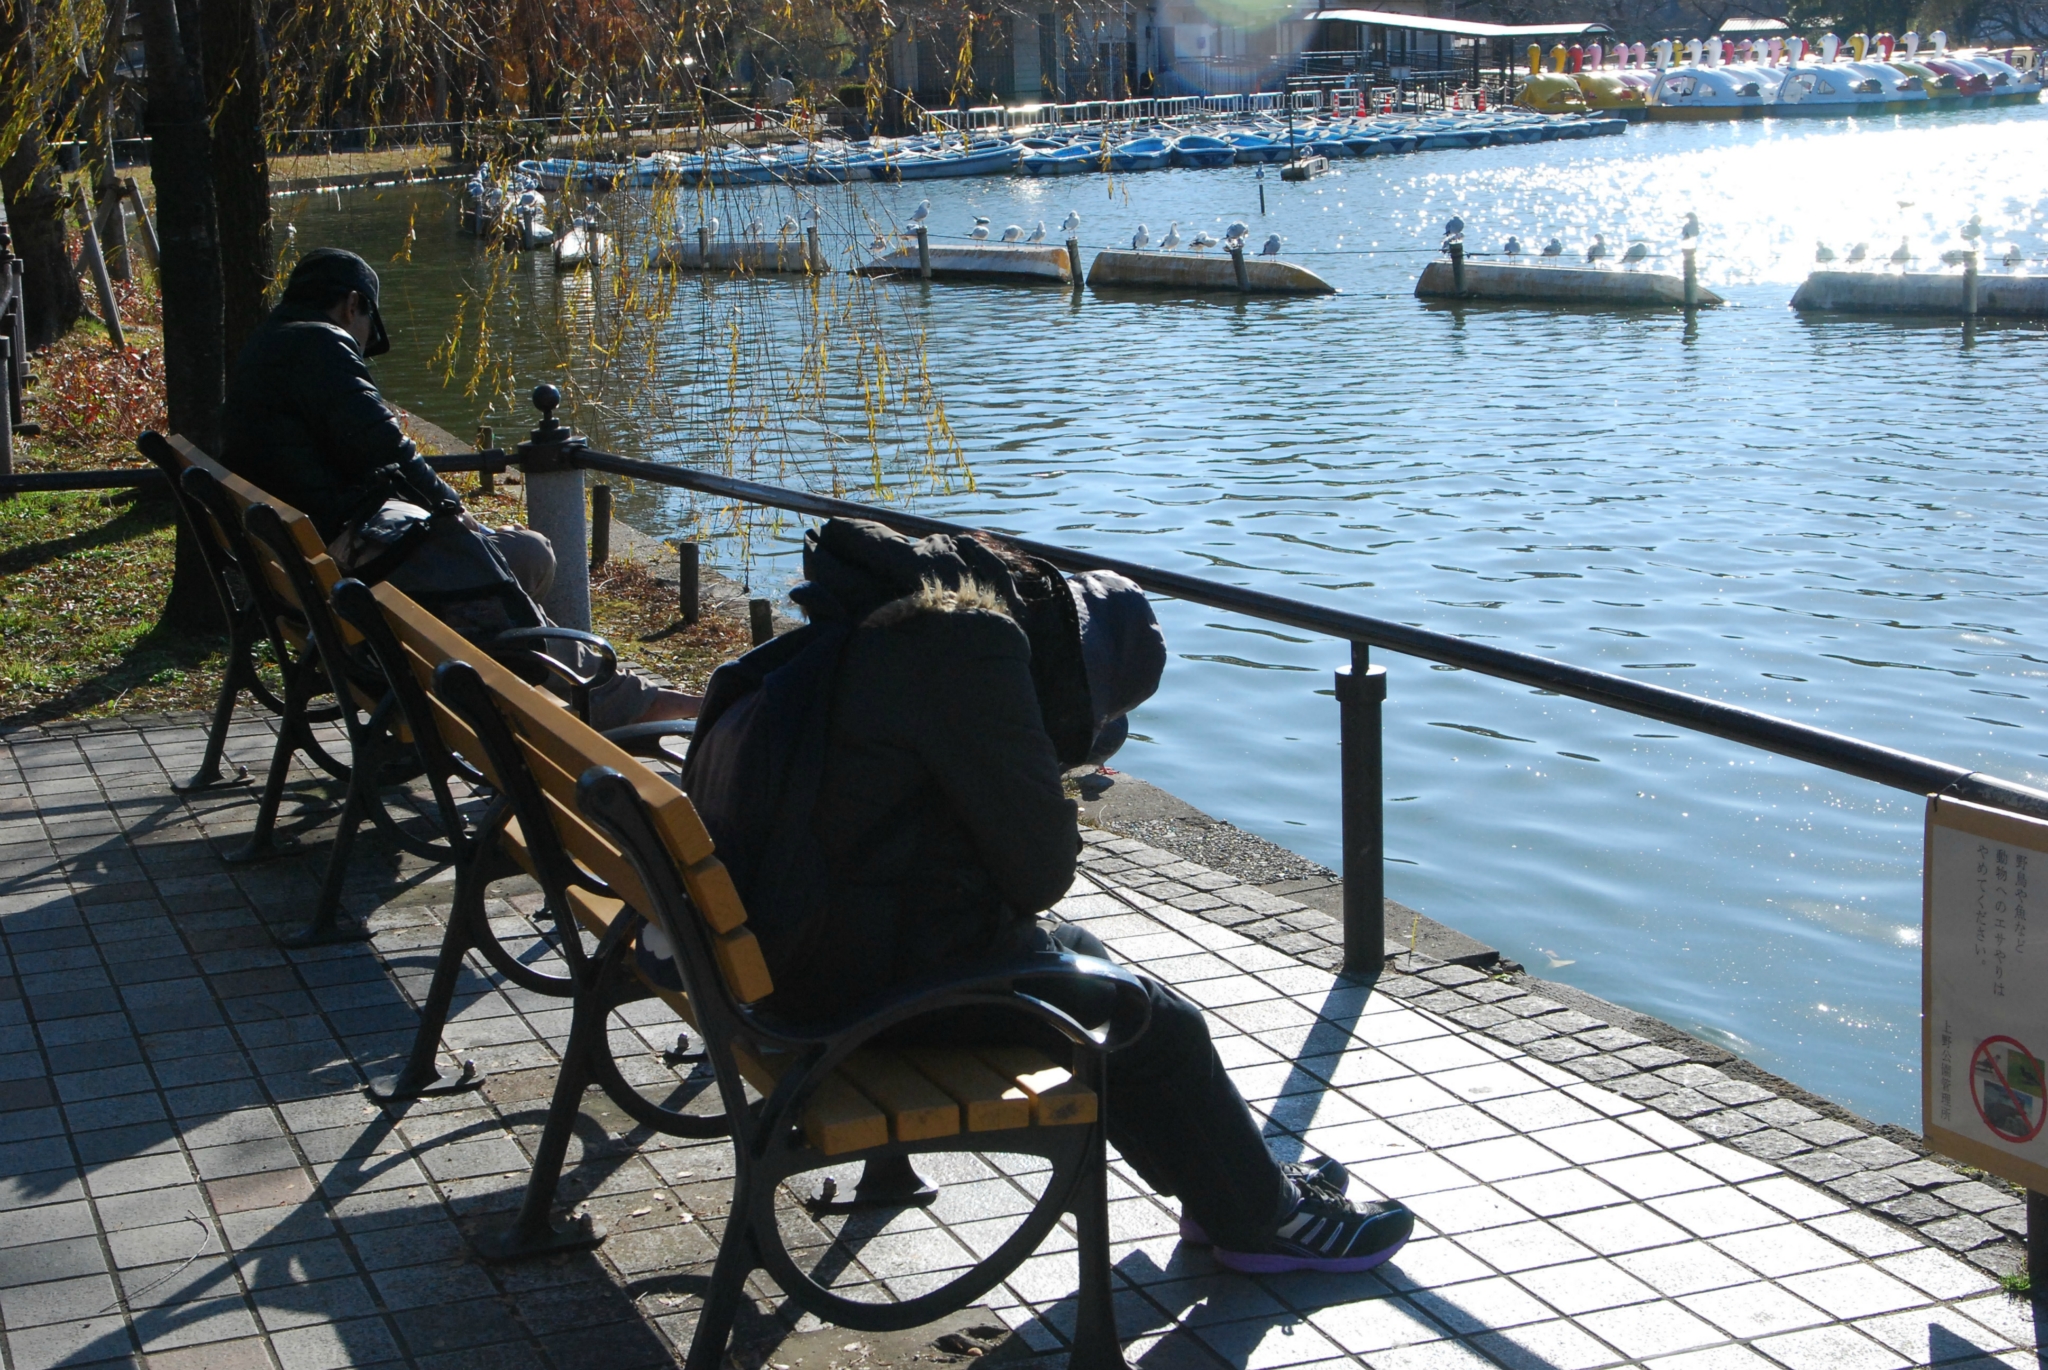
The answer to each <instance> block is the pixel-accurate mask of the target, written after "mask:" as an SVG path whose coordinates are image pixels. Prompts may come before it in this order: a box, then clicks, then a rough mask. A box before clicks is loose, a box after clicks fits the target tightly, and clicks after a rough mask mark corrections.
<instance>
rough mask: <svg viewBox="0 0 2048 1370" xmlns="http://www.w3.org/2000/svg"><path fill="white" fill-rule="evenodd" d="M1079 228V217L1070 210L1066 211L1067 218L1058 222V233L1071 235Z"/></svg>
mask: <svg viewBox="0 0 2048 1370" xmlns="http://www.w3.org/2000/svg"><path fill="white" fill-rule="evenodd" d="M1080 226H1081V216H1080V215H1079V214H1078V213H1076V212H1075V211H1074V210H1071V209H1070V210H1068V211H1067V217H1066V218H1064V219H1062V220H1060V232H1062V233H1066V234H1072V233H1073V232H1074V230H1075V229H1077V228H1079V227H1080Z"/></svg>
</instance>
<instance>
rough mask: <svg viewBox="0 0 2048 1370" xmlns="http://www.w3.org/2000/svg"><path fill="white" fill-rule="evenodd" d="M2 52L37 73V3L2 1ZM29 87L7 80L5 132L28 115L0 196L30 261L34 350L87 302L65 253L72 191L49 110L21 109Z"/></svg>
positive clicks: (18, 247)
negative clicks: (50, 134)
mask: <svg viewBox="0 0 2048 1370" xmlns="http://www.w3.org/2000/svg"><path fill="white" fill-rule="evenodd" d="M0 52H5V53H8V54H11V60H12V61H13V62H14V63H16V64H18V66H19V67H20V68H25V69H27V70H33V69H34V68H35V65H36V57H37V54H36V51H35V32H34V26H33V25H32V24H31V22H30V15H29V0H0ZM17 77H18V72H17ZM23 84H24V83H23V82H21V81H20V80H19V79H15V80H10V81H7V82H0V127H4V126H6V125H9V124H12V123H14V122H15V121H16V116H17V114H23V115H24V117H23V118H22V119H21V123H22V124H23V129H22V135H21V142H20V143H19V144H17V145H16V147H15V149H14V153H13V155H12V156H10V157H9V158H8V159H7V161H6V162H5V163H4V164H0V194H4V196H5V199H6V203H7V223H8V227H9V229H10V230H11V233H12V236H13V240H14V252H15V254H16V255H17V256H19V257H20V258H21V259H22V271H23V273H24V275H23V279H22V304H23V314H24V316H25V323H26V326H27V329H28V345H29V346H30V347H32V348H33V347H46V346H48V345H49V344H50V343H52V342H55V341H56V340H57V339H58V338H59V337H60V336H62V335H63V333H64V332H65V331H66V330H67V329H69V328H70V327H71V325H72V324H74V323H77V322H78V316H79V315H80V314H82V313H84V312H85V299H84V296H83V295H82V294H81V293H80V292H79V289H78V273H77V272H76V271H74V270H73V269H72V267H71V256H70V254H69V253H67V252H66V251H65V250H64V187H63V183H62V182H61V181H60V180H59V179H58V177H57V169H56V167H55V166H54V165H52V164H51V162H50V160H49V158H48V156H47V155H46V153H47V149H46V148H45V146H44V143H43V119H44V116H45V113H46V111H44V110H40V109H37V110H31V111H26V112H23V111H18V110H17V109H16V100H17V99H18V98H19V95H20V92H21V90H22V89H23Z"/></svg>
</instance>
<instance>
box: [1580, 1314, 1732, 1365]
mask: <svg viewBox="0 0 2048 1370" xmlns="http://www.w3.org/2000/svg"><path fill="white" fill-rule="evenodd" d="M1578 1322H1579V1325H1580V1326H1581V1327H1584V1328H1585V1329H1587V1330H1588V1331H1590V1332H1592V1333H1593V1334H1594V1335H1595V1336H1597V1337H1599V1338H1600V1339H1601V1340H1603V1341H1606V1342H1609V1343H1611V1344H1612V1345H1613V1346H1615V1347H1616V1348H1617V1349H1618V1350H1620V1351H1621V1352H1622V1354H1624V1355H1626V1356H1629V1357H1631V1358H1632V1359H1646V1358H1648V1357H1650V1356H1668V1355H1672V1354H1674V1353H1676V1352H1679V1351H1691V1350H1694V1349H1696V1348H1698V1347H1702V1346H1711V1345H1713V1344H1714V1343H1716V1342H1721V1341H1726V1340H1727V1338H1726V1336H1725V1335H1723V1333H1722V1332H1721V1330H1720V1329H1719V1328H1717V1327H1715V1326H1714V1325H1713V1324H1711V1323H1709V1322H1707V1321H1705V1320H1704V1319H1702V1318H1698V1317H1695V1316H1694V1315H1693V1314H1691V1313H1689V1312H1687V1311H1686V1310H1685V1309H1683V1308H1681V1307H1679V1306H1678V1305H1677V1304H1676V1303H1670V1302H1664V1301H1661V1300H1660V1301H1658V1302H1656V1303H1643V1304H1637V1305H1635V1306H1633V1307H1630V1308H1610V1309H1607V1310H1605V1311H1604V1312H1598V1313H1587V1314H1585V1315H1584V1316H1582V1317H1580V1318H1579V1319H1578Z"/></svg>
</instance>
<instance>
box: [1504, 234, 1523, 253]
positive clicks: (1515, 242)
mask: <svg viewBox="0 0 2048 1370" xmlns="http://www.w3.org/2000/svg"><path fill="white" fill-rule="evenodd" d="M1500 250H1501V255H1502V256H1504V257H1519V256H1521V255H1522V240H1521V239H1520V238H1509V239H1508V240H1507V241H1506V242H1504V243H1502V244H1501V245H1500Z"/></svg>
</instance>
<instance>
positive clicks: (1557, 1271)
mask: <svg viewBox="0 0 2048 1370" xmlns="http://www.w3.org/2000/svg"><path fill="white" fill-rule="evenodd" d="M1515 1283H1517V1284H1519V1285H1521V1286H1522V1287H1523V1288H1524V1289H1527V1290H1528V1291H1529V1292H1530V1293H1532V1294H1534V1295H1536V1296H1537V1297H1538V1298H1540V1299H1542V1300H1543V1301H1544V1302H1545V1303H1548V1304H1549V1305H1550V1306H1551V1307H1552V1308H1555V1309H1556V1310H1557V1311H1558V1312H1560V1313H1568V1314H1574V1315H1576V1314H1579V1313H1591V1312H1594V1311H1596V1310H1598V1309H1602V1308H1615V1307H1619V1306H1620V1305H1622V1304H1630V1303H1643V1302H1646V1301H1648V1300H1652V1299H1655V1298H1656V1297H1657V1291H1656V1290H1654V1289H1652V1288H1650V1286H1648V1285H1646V1284H1644V1283H1643V1282H1642V1281H1641V1280H1639V1279H1637V1278H1636V1277H1635V1276H1633V1275H1631V1274H1629V1273H1628V1272H1627V1271H1626V1270H1623V1269H1622V1268H1621V1267H1620V1266H1618V1265H1615V1264H1614V1263H1613V1262H1612V1261H1605V1260H1593V1261H1573V1262H1570V1263H1567V1264H1563V1265H1548V1266H1538V1267H1537V1268H1535V1269H1533V1270H1524V1271H1522V1272H1521V1273H1519V1274H1517V1275H1516V1276H1515Z"/></svg>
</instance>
